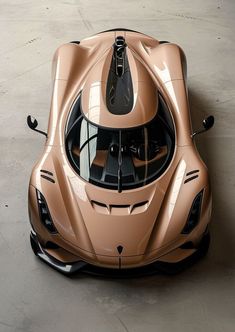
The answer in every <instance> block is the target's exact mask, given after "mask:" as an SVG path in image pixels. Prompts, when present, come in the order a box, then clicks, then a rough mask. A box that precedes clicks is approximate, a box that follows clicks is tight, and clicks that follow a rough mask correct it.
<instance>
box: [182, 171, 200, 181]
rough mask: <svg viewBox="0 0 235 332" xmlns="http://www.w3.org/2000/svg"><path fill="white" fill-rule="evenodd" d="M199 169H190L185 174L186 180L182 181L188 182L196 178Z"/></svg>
mask: <svg viewBox="0 0 235 332" xmlns="http://www.w3.org/2000/svg"><path fill="white" fill-rule="evenodd" d="M197 173H199V169H195V170H193V171H190V172H188V173H187V174H186V180H185V181H184V183H188V182H190V181H192V180H194V179H196V178H198V176H199V174H197Z"/></svg>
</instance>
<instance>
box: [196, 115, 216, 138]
mask: <svg viewBox="0 0 235 332" xmlns="http://www.w3.org/2000/svg"><path fill="white" fill-rule="evenodd" d="M214 123H215V118H214V117H213V115H210V116H208V117H207V118H206V119H204V120H203V122H202V124H203V127H204V129H201V130H198V131H195V132H194V133H193V134H192V136H191V137H192V138H194V137H195V136H196V135H198V134H201V133H204V132H205V131H207V130H209V129H211V128H212V127H213V126H214Z"/></svg>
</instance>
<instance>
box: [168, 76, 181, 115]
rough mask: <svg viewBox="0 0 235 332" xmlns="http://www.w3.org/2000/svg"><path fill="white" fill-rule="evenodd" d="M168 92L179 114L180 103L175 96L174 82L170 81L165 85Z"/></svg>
mask: <svg viewBox="0 0 235 332" xmlns="http://www.w3.org/2000/svg"><path fill="white" fill-rule="evenodd" d="M165 86H166V88H167V90H168V92H169V95H170V96H171V99H172V101H173V104H174V106H175V110H176V111H177V113H180V110H179V105H178V101H177V98H176V95H175V89H174V87H173V84H172V81H169V82H167V83H166V84H165Z"/></svg>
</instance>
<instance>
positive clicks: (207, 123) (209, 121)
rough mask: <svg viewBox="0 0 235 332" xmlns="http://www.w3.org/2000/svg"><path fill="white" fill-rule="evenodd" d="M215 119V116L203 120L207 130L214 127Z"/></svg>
mask: <svg viewBox="0 0 235 332" xmlns="http://www.w3.org/2000/svg"><path fill="white" fill-rule="evenodd" d="M214 123H215V118H214V117H213V115H210V116H208V117H207V118H206V119H204V120H203V126H204V128H205V130H209V129H211V128H212V127H213V126H214Z"/></svg>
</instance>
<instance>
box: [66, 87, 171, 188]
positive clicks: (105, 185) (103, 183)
mask: <svg viewBox="0 0 235 332" xmlns="http://www.w3.org/2000/svg"><path fill="white" fill-rule="evenodd" d="M78 98H81V93H79V95H78V97H77V99H76V100H75V102H74V103H73V106H72V108H71V111H70V114H69V116H68V120H67V124H66V129H68V122H69V120H70V116H71V115H72V112H73V108H74V107H75V105H76V104H77V103H78V104H79V107H80V112H81V114H80V115H79V117H78V118H77V119H76V120H75V122H74V123H73V125H72V126H71V127H70V128H69V132H68V133H67V134H66V133H65V146H66V152H67V153H66V154H67V157H68V159H69V161H70V163H71V166H72V168H73V169H74V170H75V171H76V173H77V174H78V176H79V177H81V179H83V180H84V181H87V182H89V183H91V184H94V185H96V186H98V187H102V188H106V189H110V190H117V189H118V190H119V192H121V191H122V190H128V189H134V188H140V187H141V186H145V185H147V184H149V183H151V182H153V181H154V180H155V179H157V178H159V177H160V176H161V175H162V174H163V173H164V172H165V171H166V169H167V168H168V166H169V165H170V163H171V160H172V158H173V155H174V152H175V131H174V128H175V126H174V120H173V116H172V114H171V112H170V110H169V108H168V106H167V104H166V102H165V100H164V99H163V97H162V95H161V94H160V93H159V99H160V102H161V105H162V111H163V112H164V111H166V110H167V111H168V112H169V115H170V121H171V125H172V128H171V127H170V125H168V122H167V121H165V120H164V119H163V118H162V117H161V116H160V114H159V111H158V112H156V114H155V117H157V118H158V119H159V120H160V121H161V123H162V124H163V126H164V128H165V130H166V132H167V133H168V135H169V137H170V139H171V148H170V151H169V153H168V156H167V158H166V160H165V161H164V163H163V164H162V165H161V167H160V168H159V170H158V171H157V172H156V173H154V174H152V175H150V176H149V177H148V178H146V179H144V180H143V179H142V180H139V181H134V182H131V183H122V174H121V173H120V172H118V173H119V174H118V178H119V180H118V186H117V183H111V182H106V181H104V180H102V181H98V180H95V179H93V178H91V177H90V178H89V181H88V180H86V179H84V178H83V177H82V176H80V169H79V167H78V165H77V162H76V160H75V159H74V157H73V154H72V151H71V147H69V144H68V142H66V141H67V139H68V136H69V135H70V133H71V131H72V129H73V128H74V125H75V123H76V124H77V123H78V122H79V121H80V120H81V119H85V120H86V122H87V123H88V124H91V125H92V126H94V127H96V128H98V129H99V128H100V129H104V130H110V131H119V132H121V131H125V130H128V131H130V130H136V129H138V128H141V127H143V126H147V125H148V124H149V123H151V122H152V121H153V119H154V118H155V117H154V118H153V119H151V120H150V121H148V122H147V123H143V124H142V125H139V126H135V127H127V128H110V127H105V126H100V125H97V124H96V123H93V122H92V121H89V120H88V119H87V118H86V116H85V115H84V113H83V112H82V110H81V103H80V101H78ZM159 104H160V103H159ZM94 136H97V135H93V136H92V137H90V138H89V141H90V140H91V139H93V138H94ZM85 143H86V144H87V142H85ZM119 170H120V171H121V168H120V167H119Z"/></svg>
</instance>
